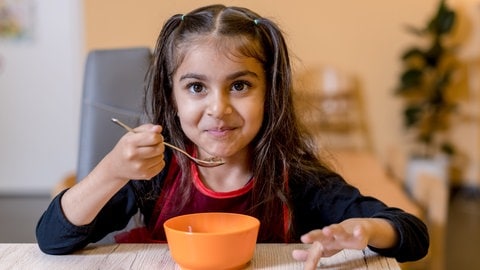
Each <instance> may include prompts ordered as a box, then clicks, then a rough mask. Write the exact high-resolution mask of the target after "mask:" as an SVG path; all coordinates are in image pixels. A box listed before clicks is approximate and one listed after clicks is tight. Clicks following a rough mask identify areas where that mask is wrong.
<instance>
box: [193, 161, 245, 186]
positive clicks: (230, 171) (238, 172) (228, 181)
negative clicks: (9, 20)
mask: <svg viewBox="0 0 480 270" xmlns="http://www.w3.org/2000/svg"><path fill="white" fill-rule="evenodd" d="M225 161H226V163H225V164H224V165H221V166H218V167H214V168H204V167H198V173H199V177H200V179H201V180H202V182H203V183H204V184H205V186H207V187H208V188H210V189H211V190H213V191H217V192H228V191H233V190H237V189H240V188H242V187H243V186H245V185H246V184H247V183H248V182H249V181H250V179H251V178H252V177H253V173H252V170H251V167H250V163H249V161H248V160H247V158H246V155H245V157H242V158H238V157H236V158H235V159H226V160H225Z"/></svg>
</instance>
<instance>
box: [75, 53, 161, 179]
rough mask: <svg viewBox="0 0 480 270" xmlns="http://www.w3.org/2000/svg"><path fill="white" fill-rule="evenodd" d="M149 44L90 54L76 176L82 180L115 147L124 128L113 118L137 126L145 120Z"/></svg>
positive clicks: (83, 98)
mask: <svg viewBox="0 0 480 270" xmlns="http://www.w3.org/2000/svg"><path fill="white" fill-rule="evenodd" d="M150 58H151V51H150V49H149V48H146V47H138V48H126V49H111V50H94V51H92V52H90V53H89V54H88V57H87V61H86V65H85V73H84V85H83V97H82V105H81V121H80V142H79V148H78V163H77V179H78V181H79V180H81V179H83V178H84V177H85V176H86V175H87V174H88V173H89V172H90V171H91V170H92V169H93V168H94V167H95V166H96V165H97V164H98V163H99V162H100V160H101V159H102V158H103V157H104V156H105V155H106V154H107V153H108V152H109V151H110V150H111V149H112V148H113V147H114V145H115V144H116V143H117V141H118V140H119V139H120V137H121V136H122V135H123V134H124V133H125V130H123V129H121V128H119V127H118V126H117V125H115V124H114V123H112V122H111V118H113V117H114V118H118V119H120V120H121V121H123V122H125V123H127V124H129V125H132V126H137V125H138V124H140V122H141V121H142V116H143V97H144V79H145V74H146V72H147V68H148V65H149V63H150Z"/></svg>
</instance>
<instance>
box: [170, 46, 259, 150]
mask: <svg viewBox="0 0 480 270" xmlns="http://www.w3.org/2000/svg"><path fill="white" fill-rule="evenodd" d="M227 51H228V50H220V49H219V47H218V46H215V44H214V43H211V42H207V41H204V42H200V43H199V44H195V45H194V46H190V48H188V49H187V51H186V53H185V57H184V59H183V62H182V63H181V64H180V66H179V67H178V69H177V71H176V72H175V74H174V75H173V94H174V98H175V101H176V106H177V110H178V117H179V119H180V123H181V126H182V129H183V131H184V132H185V134H186V135H187V137H188V138H189V139H190V140H192V141H193V142H194V143H195V144H196V145H197V148H198V155H199V157H200V158H205V157H210V156H218V157H222V158H226V159H228V158H234V156H235V155H238V154H240V155H244V156H245V155H247V154H248V145H249V143H250V142H251V141H252V140H253V138H254V137H255V135H257V133H258V131H259V130H260V127H261V125H262V121H263V112H264V100H265V91H266V90H265V88H266V82H265V74H264V71H263V67H262V65H261V63H260V62H258V61H257V60H256V59H255V58H251V57H237V56H234V55H233V54H231V53H228V52H227ZM236 55H241V54H240V53H236Z"/></svg>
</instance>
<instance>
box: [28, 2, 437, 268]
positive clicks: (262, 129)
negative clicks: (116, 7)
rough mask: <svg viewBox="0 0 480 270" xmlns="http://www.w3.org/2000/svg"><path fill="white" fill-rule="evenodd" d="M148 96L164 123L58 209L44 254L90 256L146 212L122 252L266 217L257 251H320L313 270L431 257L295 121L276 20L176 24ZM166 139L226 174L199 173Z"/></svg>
mask: <svg viewBox="0 0 480 270" xmlns="http://www.w3.org/2000/svg"><path fill="white" fill-rule="evenodd" d="M147 85H148V86H147V99H146V100H147V101H148V103H146V108H147V109H146V110H147V113H148V115H149V116H150V117H151V119H150V121H151V122H152V123H154V124H145V125H142V126H139V127H137V128H135V129H134V131H135V132H128V133H127V134H125V136H123V137H122V138H121V139H120V140H119V142H118V143H117V145H116V146H115V147H114V149H113V150H112V151H111V152H110V153H109V154H107V155H106V156H105V158H104V159H103V160H102V161H101V162H100V163H99V164H98V165H97V167H96V168H95V169H94V170H93V171H92V172H91V173H90V174H89V175H88V176H87V177H86V178H85V179H83V180H82V181H80V182H79V183H78V184H76V185H75V186H73V187H72V188H71V189H68V190H67V191H65V192H63V193H61V194H59V195H58V196H57V197H56V198H55V199H54V200H53V201H52V203H51V204H50V206H49V208H48V209H47V211H46V212H45V213H44V214H43V216H42V218H41V219H40V221H39V223H38V226H37V238H38V244H39V246H40V248H41V249H42V250H43V251H44V252H46V253H50V254H66V253H70V252H73V251H75V250H77V249H80V248H83V247H84V246H86V245H87V244H88V243H91V242H96V241H98V240H100V239H102V238H103V237H104V236H105V235H107V234H108V233H110V232H113V231H116V230H121V229H123V228H125V226H126V225H127V223H128V221H129V220H130V218H131V217H132V216H133V215H134V214H135V213H136V212H137V211H140V213H141V214H142V216H143V221H144V226H143V227H140V228H136V229H134V230H130V231H129V232H126V233H123V234H120V235H117V237H116V239H117V241H123V242H125V241H127V242H155V241H165V233H164V231H163V222H164V221H165V220H167V219H168V218H170V217H173V216H177V215H181V214H187V213H194V212H209V211H223V212H237V213H244V214H249V215H252V216H255V217H257V218H258V219H259V220H260V222H261V228H260V232H259V236H258V242H299V241H301V242H304V243H310V244H312V245H311V248H310V249H308V250H295V251H294V252H293V257H294V258H295V259H297V260H302V261H305V269H313V268H315V267H316V264H317V262H318V260H319V259H320V258H321V257H322V256H330V255H332V254H335V253H336V252H338V251H339V250H342V249H344V248H354V249H364V248H366V247H367V246H368V247H370V248H371V249H372V250H374V251H376V252H378V253H380V254H382V255H385V256H393V257H395V258H396V259H397V260H398V261H408V260H417V259H420V258H422V257H423V256H425V255H426V253H427V250H428V245H429V239H428V233H427V229H426V227H425V225H424V224H423V223H422V222H421V221H420V220H419V219H417V218H416V217H414V216H412V215H410V214H408V213H405V212H404V211H402V210H400V209H395V208H389V207H387V206H386V205H384V204H383V203H382V202H380V201H378V200H376V199H374V198H371V197H364V196H362V195H361V194H360V193H359V191H358V190H357V189H356V188H354V187H352V186H350V185H348V184H347V183H346V182H345V181H344V180H343V179H342V178H341V176H339V175H338V174H336V173H335V172H334V171H332V170H330V169H329V168H328V167H327V166H326V165H325V164H324V162H323V161H322V160H320V158H319V157H318V156H317V154H316V153H317V151H316V150H315V147H313V143H312V142H313V140H311V138H310V137H308V136H307V133H305V132H303V129H302V128H301V126H300V124H299V122H297V119H296V118H295V112H294V108H293V101H292V71H291V67H290V60H289V56H288V51H287V47H286V45H285V41H284V38H283V36H282V33H281V31H280V29H279V28H278V27H277V25H275V24H274V23H273V22H272V21H271V20H268V19H265V18H262V17H260V16H259V15H258V14H256V13H254V12H252V11H250V10H247V9H244V8H239V7H225V6H223V5H213V6H207V7H203V8H199V9H196V10H194V11H192V12H190V13H188V14H185V15H175V16H173V17H171V18H170V19H169V20H168V21H167V22H166V23H165V25H164V27H163V29H162V31H161V33H160V36H159V38H158V42H157V45H156V48H155V51H154V59H153V60H152V64H151V67H150V69H149V72H148V76H147ZM164 140H165V141H169V142H172V143H173V144H175V145H177V146H179V147H181V148H183V149H187V151H189V152H190V153H192V155H194V156H196V157H199V158H209V157H212V156H215V157H220V158H222V159H223V160H224V161H225V164H224V165H221V166H218V167H214V168H206V167H198V166H196V165H195V164H193V163H191V162H190V161H189V160H188V159H186V157H184V156H183V155H181V154H177V153H175V154H173V153H172V152H171V151H169V150H168V149H165V147H164V145H163V141H164ZM141 179H143V180H141ZM145 179H147V180H145Z"/></svg>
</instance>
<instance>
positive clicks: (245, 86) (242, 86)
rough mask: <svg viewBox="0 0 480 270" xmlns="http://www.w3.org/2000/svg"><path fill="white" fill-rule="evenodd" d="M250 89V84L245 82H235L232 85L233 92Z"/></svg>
mask: <svg viewBox="0 0 480 270" xmlns="http://www.w3.org/2000/svg"><path fill="white" fill-rule="evenodd" d="M249 87H250V84H249V83H248V82H245V81H241V82H235V83H233V84H232V91H237V92H240V91H246V90H247V89H248V88H249Z"/></svg>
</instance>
